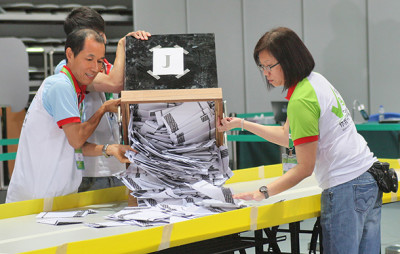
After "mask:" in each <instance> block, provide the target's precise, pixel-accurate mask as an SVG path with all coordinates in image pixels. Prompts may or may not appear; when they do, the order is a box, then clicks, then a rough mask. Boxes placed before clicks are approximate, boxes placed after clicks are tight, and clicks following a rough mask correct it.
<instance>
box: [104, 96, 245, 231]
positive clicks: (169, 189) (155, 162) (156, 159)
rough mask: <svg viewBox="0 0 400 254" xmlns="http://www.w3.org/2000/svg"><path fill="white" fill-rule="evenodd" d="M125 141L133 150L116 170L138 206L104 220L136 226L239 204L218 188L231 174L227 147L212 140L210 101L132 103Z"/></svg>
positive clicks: (234, 206)
mask: <svg viewBox="0 0 400 254" xmlns="http://www.w3.org/2000/svg"><path fill="white" fill-rule="evenodd" d="M130 113H131V117H130V119H131V121H130V122H129V125H128V126H129V127H128V136H129V141H130V144H131V146H132V148H134V149H135V150H137V151H138V153H135V152H132V151H127V152H126V154H125V155H126V157H127V158H128V159H129V161H130V162H131V164H130V166H129V168H128V169H127V170H126V171H123V172H120V173H118V174H116V175H115V176H117V177H118V178H120V179H121V180H122V182H123V183H124V184H125V185H126V186H127V187H128V188H129V189H130V190H131V191H132V193H131V194H132V195H133V196H135V197H136V198H137V200H138V205H139V208H144V209H146V210H140V209H138V210H132V209H124V210H123V211H121V212H119V213H116V214H114V215H111V216H109V217H108V219H112V220H124V221H129V222H131V223H135V224H136V225H140V226H149V225H156V224H162V223H171V218H173V220H172V221H179V219H177V218H178V217H180V218H182V219H188V218H196V217H199V216H205V215H210V214H214V213H219V212H224V211H229V210H232V209H238V208H242V207H243V204H242V203H237V202H238V201H236V200H234V199H233V198H232V192H231V190H230V189H229V188H224V187H222V186H223V184H224V183H225V182H226V180H228V179H229V178H230V177H231V176H232V175H233V173H232V171H231V169H230V168H229V157H228V149H227V147H226V146H220V147H217V145H216V141H215V110H214V103H213V102H184V103H178V104H175V105H172V104H162V103H155V104H137V105H134V106H132V105H131V108H130Z"/></svg>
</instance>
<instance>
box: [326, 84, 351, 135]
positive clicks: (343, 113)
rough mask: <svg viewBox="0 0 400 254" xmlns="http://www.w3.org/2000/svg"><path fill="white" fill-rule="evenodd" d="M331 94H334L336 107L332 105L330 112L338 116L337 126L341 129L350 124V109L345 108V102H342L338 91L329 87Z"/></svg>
mask: <svg viewBox="0 0 400 254" xmlns="http://www.w3.org/2000/svg"><path fill="white" fill-rule="evenodd" d="M331 89H332V92H333V94H334V95H335V98H336V102H337V107H335V106H334V105H332V110H331V111H332V113H334V114H335V115H336V116H337V117H339V126H340V128H342V130H343V131H344V130H346V129H347V127H349V126H350V123H351V121H352V120H351V117H350V111H349V110H348V109H347V107H346V104H345V103H344V101H343V99H342V97H341V96H340V94H339V92H338V91H337V90H336V89H335V88H333V87H331Z"/></svg>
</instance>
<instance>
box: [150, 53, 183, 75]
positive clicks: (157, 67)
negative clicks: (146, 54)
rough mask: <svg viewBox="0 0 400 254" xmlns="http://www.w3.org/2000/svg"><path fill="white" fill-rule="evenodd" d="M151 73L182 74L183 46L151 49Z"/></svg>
mask: <svg viewBox="0 0 400 254" xmlns="http://www.w3.org/2000/svg"><path fill="white" fill-rule="evenodd" d="M153 74H155V75H182V74H183V48H156V49H154V51H153Z"/></svg>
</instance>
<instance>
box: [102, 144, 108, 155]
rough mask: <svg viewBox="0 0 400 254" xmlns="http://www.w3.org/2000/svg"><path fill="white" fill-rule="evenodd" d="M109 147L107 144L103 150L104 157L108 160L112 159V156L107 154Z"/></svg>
mask: <svg viewBox="0 0 400 254" xmlns="http://www.w3.org/2000/svg"><path fill="white" fill-rule="evenodd" d="M107 147H108V144H105V145H104V146H103V149H101V151H102V152H103V155H104V157H106V158H108V157H110V155H108V154H107Z"/></svg>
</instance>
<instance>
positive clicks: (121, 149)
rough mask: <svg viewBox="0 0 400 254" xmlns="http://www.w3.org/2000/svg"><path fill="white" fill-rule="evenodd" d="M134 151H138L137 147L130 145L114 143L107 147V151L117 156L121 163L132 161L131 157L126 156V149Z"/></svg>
mask: <svg viewBox="0 0 400 254" xmlns="http://www.w3.org/2000/svg"><path fill="white" fill-rule="evenodd" d="M128 150H129V151H133V152H135V153H137V152H138V151H136V150H135V149H133V148H132V147H130V146H128V145H119V144H112V145H109V146H108V147H107V150H106V153H107V154H108V155H112V156H114V157H115V158H117V159H118V160H119V161H120V162H121V163H130V161H129V159H128V158H126V157H125V153H126V151H128Z"/></svg>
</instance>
